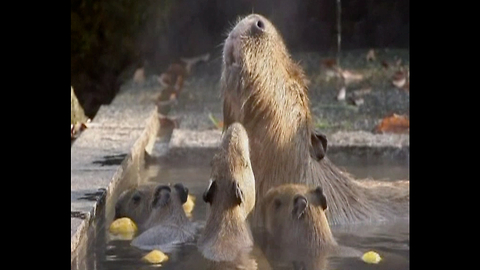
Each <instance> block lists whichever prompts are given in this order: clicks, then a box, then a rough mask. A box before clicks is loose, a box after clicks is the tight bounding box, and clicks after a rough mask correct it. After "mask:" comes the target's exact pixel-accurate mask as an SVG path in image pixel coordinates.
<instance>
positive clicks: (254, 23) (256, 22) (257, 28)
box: [249, 15, 265, 34]
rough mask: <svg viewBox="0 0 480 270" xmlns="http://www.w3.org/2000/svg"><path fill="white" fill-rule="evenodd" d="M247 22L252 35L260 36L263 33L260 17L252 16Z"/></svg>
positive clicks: (263, 27)
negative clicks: (249, 24)
mask: <svg viewBox="0 0 480 270" xmlns="http://www.w3.org/2000/svg"><path fill="white" fill-rule="evenodd" d="M249 21H250V22H249V23H251V26H250V27H251V31H252V33H254V34H260V33H263V32H264V31H265V22H264V21H263V19H262V18H261V17H260V16H256V15H252V17H250V20H249Z"/></svg>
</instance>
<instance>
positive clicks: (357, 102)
mask: <svg viewBox="0 0 480 270" xmlns="http://www.w3.org/2000/svg"><path fill="white" fill-rule="evenodd" d="M348 101H349V103H350V104H352V105H355V106H360V105H363V103H365V101H364V100H363V98H361V97H357V98H354V97H351V98H349V99H348Z"/></svg>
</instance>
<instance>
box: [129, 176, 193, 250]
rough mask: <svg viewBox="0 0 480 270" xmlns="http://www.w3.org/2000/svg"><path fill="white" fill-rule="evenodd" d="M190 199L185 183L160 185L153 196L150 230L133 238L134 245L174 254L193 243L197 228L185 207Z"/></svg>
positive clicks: (146, 224) (146, 223)
mask: <svg viewBox="0 0 480 270" xmlns="http://www.w3.org/2000/svg"><path fill="white" fill-rule="evenodd" d="M187 197H188V189H187V188H186V187H184V186H183V185H182V184H175V185H173V187H171V186H169V185H158V186H157V187H156V188H155V190H154V193H153V197H152V202H151V209H152V211H151V214H150V217H149V218H148V219H147V221H146V222H145V227H147V228H149V229H147V230H146V231H144V232H143V233H141V234H140V235H139V236H137V237H136V238H135V239H133V241H132V245H133V246H135V247H138V248H140V249H145V250H152V249H159V250H161V251H163V252H170V251H172V250H173V249H174V248H175V246H176V245H178V244H182V243H185V242H188V241H193V240H194V238H195V232H196V226H195V225H194V224H193V223H192V222H191V221H190V219H189V218H188V217H187V216H186V214H185V211H184V210H183V207H182V205H183V204H184V203H185V202H186V201H187Z"/></svg>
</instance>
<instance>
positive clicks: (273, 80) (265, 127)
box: [221, 14, 327, 165]
mask: <svg viewBox="0 0 480 270" xmlns="http://www.w3.org/2000/svg"><path fill="white" fill-rule="evenodd" d="M223 60H224V61H223V67H222V68H223V70H222V78H221V85H222V88H223V94H224V122H225V123H224V124H225V126H226V127H228V125H229V124H231V123H232V122H235V121H238V122H240V123H242V124H243V125H245V127H246V128H247V130H248V131H249V134H250V133H251V130H250V128H252V129H256V130H257V132H258V133H259V134H258V136H265V138H271V139H273V140H275V141H276V142H278V143H280V144H285V143H287V142H293V141H294V139H292V136H295V135H297V134H296V133H295V132H297V131H298V129H299V128H300V127H305V126H307V127H308V129H307V130H305V131H304V132H305V133H306V134H305V135H307V136H309V139H310V142H309V144H308V147H309V149H308V151H309V152H310V155H311V156H312V158H314V159H315V160H317V161H318V160H321V159H323V158H324V157H325V154H326V151H327V138H326V136H325V135H324V134H321V133H319V132H316V131H314V130H313V127H312V125H311V123H310V120H311V113H310V109H309V100H308V95H307V92H308V89H307V83H306V77H305V74H304V72H303V69H302V68H301V67H300V65H298V64H297V63H296V62H295V61H293V60H292V59H291V57H290V54H289V53H288V51H287V48H286V46H285V44H284V42H283V39H282V37H281V35H280V34H279V33H278V32H277V30H276V29H275V26H274V25H273V24H272V23H271V22H270V21H269V20H267V19H266V18H265V17H263V16H261V15H258V14H251V15H249V16H246V17H245V18H243V19H241V20H240V21H239V22H238V23H237V24H236V25H235V27H234V28H233V29H232V30H231V31H230V33H229V35H228V37H227V39H226V40H225V45H224V49H223ZM247 126H248V127H247ZM255 137H256V135H255ZM307 140H308V139H307ZM262 141H263V140H262ZM264 142H269V140H266V141H264ZM260 143H263V142H260ZM266 147H268V145H267V146H266ZM286 151H289V150H286ZM262 165H263V164H262Z"/></svg>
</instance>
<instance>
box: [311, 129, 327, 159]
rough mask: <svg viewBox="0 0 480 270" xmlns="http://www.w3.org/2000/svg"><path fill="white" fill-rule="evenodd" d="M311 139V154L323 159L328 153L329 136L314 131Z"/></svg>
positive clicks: (315, 157)
mask: <svg viewBox="0 0 480 270" xmlns="http://www.w3.org/2000/svg"><path fill="white" fill-rule="evenodd" d="M310 139H311V145H310V155H311V156H312V157H313V158H314V159H315V160H317V161H320V160H322V159H323V158H324V157H325V155H326V153H327V144H328V141H327V136H326V135H325V134H323V133H321V132H318V131H313V132H312V134H311V135H310Z"/></svg>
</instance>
